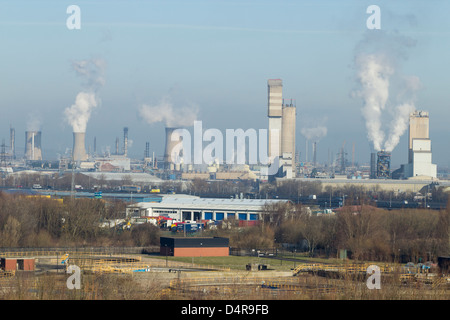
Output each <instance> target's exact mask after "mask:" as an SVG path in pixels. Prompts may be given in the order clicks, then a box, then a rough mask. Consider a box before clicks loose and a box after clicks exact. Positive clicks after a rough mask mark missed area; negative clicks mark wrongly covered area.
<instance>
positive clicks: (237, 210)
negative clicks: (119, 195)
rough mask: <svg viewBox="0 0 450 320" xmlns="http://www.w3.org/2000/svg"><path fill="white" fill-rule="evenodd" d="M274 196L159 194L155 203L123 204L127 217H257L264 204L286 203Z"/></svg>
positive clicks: (177, 218) (209, 218)
mask: <svg viewBox="0 0 450 320" xmlns="http://www.w3.org/2000/svg"><path fill="white" fill-rule="evenodd" d="M288 202H290V201H289V200H281V199H280V200H278V199H277V200H275V199H225V198H200V197H197V196H190V197H186V196H179V195H177V196H173V197H163V198H162V200H161V201H159V202H141V203H135V204H133V205H129V206H128V207H127V216H128V217H158V216H163V217H168V218H171V219H174V220H176V221H203V220H214V221H221V220H239V221H241V220H242V221H256V220H261V215H262V214H264V213H265V212H264V208H265V205H273V204H278V203H280V204H282V203H288Z"/></svg>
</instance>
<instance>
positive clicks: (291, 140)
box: [281, 103, 297, 157]
mask: <svg viewBox="0 0 450 320" xmlns="http://www.w3.org/2000/svg"><path fill="white" fill-rule="evenodd" d="M296 109H297V108H296V107H295V106H293V105H292V103H291V104H288V105H284V106H283V113H282V114H283V116H282V125H281V128H282V134H281V154H282V155H283V154H284V153H290V154H291V156H292V157H294V155H295V118H296Z"/></svg>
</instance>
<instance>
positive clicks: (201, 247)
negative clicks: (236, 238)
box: [160, 237, 230, 257]
mask: <svg viewBox="0 0 450 320" xmlns="http://www.w3.org/2000/svg"><path fill="white" fill-rule="evenodd" d="M229 252H230V250H229V239H228V238H221V237H213V238H204V237H201V238H200V237H199V238H197V237H188V238H182V237H161V238H160V254H161V255H162V256H166V255H167V256H174V257H225V256H228V255H229Z"/></svg>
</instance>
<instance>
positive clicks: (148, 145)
mask: <svg viewBox="0 0 450 320" xmlns="http://www.w3.org/2000/svg"><path fill="white" fill-rule="evenodd" d="M149 157H150V142H146V143H145V150H144V158H149Z"/></svg>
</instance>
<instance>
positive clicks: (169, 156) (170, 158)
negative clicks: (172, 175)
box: [164, 127, 181, 169]
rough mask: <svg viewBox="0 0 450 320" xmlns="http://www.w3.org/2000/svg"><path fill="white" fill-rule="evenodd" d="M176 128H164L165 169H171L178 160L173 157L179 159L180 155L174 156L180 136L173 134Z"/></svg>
mask: <svg viewBox="0 0 450 320" xmlns="http://www.w3.org/2000/svg"><path fill="white" fill-rule="evenodd" d="M176 129H178V128H167V127H166V147H165V151H164V162H165V168H166V169H173V167H174V165H173V164H174V163H175V162H176V161H177V160H178V162H179V159H177V158H175V157H179V156H181V155H179V154H174V152H176V150H175V147H176V146H177V145H178V143H179V142H180V138H181V137H180V135H179V134H177V133H175V130H176Z"/></svg>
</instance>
